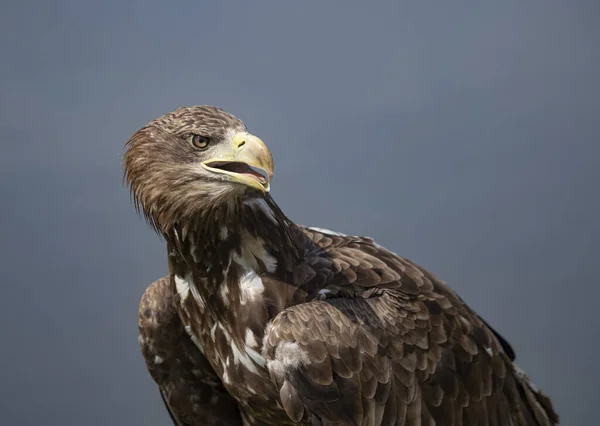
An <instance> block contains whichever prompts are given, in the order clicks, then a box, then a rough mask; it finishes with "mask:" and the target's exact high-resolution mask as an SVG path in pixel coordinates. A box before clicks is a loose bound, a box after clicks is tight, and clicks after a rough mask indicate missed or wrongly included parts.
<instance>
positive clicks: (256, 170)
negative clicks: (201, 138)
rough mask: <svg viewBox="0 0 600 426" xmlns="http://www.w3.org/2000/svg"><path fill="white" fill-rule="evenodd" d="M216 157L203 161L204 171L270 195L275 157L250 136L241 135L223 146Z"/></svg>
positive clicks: (265, 146) (241, 133)
mask: <svg viewBox="0 0 600 426" xmlns="http://www.w3.org/2000/svg"><path fill="white" fill-rule="evenodd" d="M222 147H223V148H222V151H223V152H219V153H218V155H217V157H215V158H211V159H210V160H207V161H203V162H202V167H204V168H205V169H206V170H208V171H210V172H213V173H221V174H225V175H227V176H229V177H230V178H231V179H232V180H233V181H235V182H239V183H243V184H244V185H248V186H250V187H252V188H256V189H258V190H260V191H263V192H269V190H270V189H271V181H272V180H273V171H274V165H273V157H272V156H271V152H270V151H269V148H267V145H265V143H264V142H263V141H261V140H260V139H259V138H257V137H256V136H254V135H251V134H250V133H246V132H239V133H236V134H235V135H234V137H233V138H232V139H231V144H223V145H222Z"/></svg>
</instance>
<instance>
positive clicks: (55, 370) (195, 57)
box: [0, 0, 600, 426]
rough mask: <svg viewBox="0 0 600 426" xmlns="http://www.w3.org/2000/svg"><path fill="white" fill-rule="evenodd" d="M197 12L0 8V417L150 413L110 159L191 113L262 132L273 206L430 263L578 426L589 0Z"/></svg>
mask: <svg viewBox="0 0 600 426" xmlns="http://www.w3.org/2000/svg"><path fill="white" fill-rule="evenodd" d="M210 3H211V4H204V3H203V2H199V1H195V2H184V1H181V2H174V3H167V2H164V1H130V2H127V3H123V4H119V3H118V2H115V1H110V2H78V1H67V0H58V1H53V2H42V1H21V2H17V1H9V2H6V1H5V2H3V3H2V13H1V14H0V15H1V16H0V94H1V95H0V143H1V156H0V176H1V179H0V204H1V208H0V262H1V266H2V269H1V270H2V276H3V283H2V287H1V291H2V294H1V296H0V324H1V327H0V375H1V377H0V424H2V425H19V426H26V425H41V424H45V425H141V424H144V425H165V424H167V423H168V419H167V415H166V412H165V410H164V409H163V408H162V405H161V403H160V400H159V396H158V393H157V390H156V388H155V386H154V384H153V382H152V381H151V379H150V377H149V375H148V373H147V372H146V370H145V367H144V363H143V360H142V357H141V355H140V353H139V349H138V343H137V340H136V337H137V328H136V327H137V325H136V315H137V305H138V302H139V299H140V297H141V295H142V292H143V291H144V289H145V287H146V286H147V285H148V284H149V283H150V282H151V281H153V280H154V279H156V278H158V277H159V276H161V275H163V274H165V272H166V261H165V259H166V256H165V250H164V247H163V245H162V243H161V242H160V241H159V239H158V238H157V237H156V236H155V235H154V234H153V233H152V231H151V230H150V229H149V228H147V227H146V225H145V224H144V222H143V221H142V220H140V219H138V218H137V217H136V215H135V213H134V210H133V207H132V206H131V204H130V201H129V196H128V193H127V191H126V190H125V189H123V188H122V187H121V169H120V167H121V166H120V161H121V155H122V150H121V149H122V145H123V143H124V142H125V141H126V140H127V138H128V137H129V136H130V135H131V134H132V133H133V132H134V131H136V130H137V129H139V128H140V127H141V126H143V125H144V124H145V123H147V122H148V121H150V120H152V119H154V118H156V117H157V116H159V115H161V114H163V113H165V112H167V111H170V110H173V109H175V108H176V107H179V106H181V105H190V104H205V103H208V104H216V105H220V106H222V107H224V108H225V109H227V110H229V111H231V112H233V113H234V114H236V115H237V116H239V117H240V118H241V119H243V120H244V121H246V122H247V124H248V126H249V128H250V129H251V130H252V131H253V132H254V133H256V134H257V135H259V136H260V137H261V138H262V139H263V140H265V141H266V142H267V143H268V144H269V145H270V147H271V149H272V152H273V154H274V157H275V161H276V165H277V171H276V175H275V181H274V191H273V194H274V197H275V199H276V200H277V201H278V202H279V204H280V205H281V207H282V208H283V209H284V211H285V212H287V214H288V215H289V216H290V217H291V218H292V219H294V220H296V221H297V222H299V223H303V224H307V225H317V226H322V227H328V228H332V229H336V230H339V231H341V232H345V233H350V234H361V235H369V236H373V237H375V238H376V239H377V240H378V242H380V243H381V244H383V245H385V246H387V247H388V248H390V249H392V250H394V251H397V252H399V253H401V254H403V255H404V256H406V257H408V258H411V259H413V260H415V261H416V262H418V263H420V264H422V265H423V266H425V267H427V268H429V269H430V270H432V271H433V272H434V273H436V274H437V275H439V276H440V277H442V278H443V279H445V280H446V281H448V282H449V283H450V284H451V285H453V287H454V288H455V289H456V290H457V291H458V292H459V293H460V294H461V295H462V296H463V298H464V299H466V300H467V301H468V302H469V303H470V304H471V305H472V306H473V307H474V309H476V310H477V311H478V312H479V313H480V314H482V315H483V316H484V317H485V318H486V319H487V320H488V321H489V322H491V323H492V324H493V325H494V326H495V327H496V328H497V329H498V330H499V331H500V332H501V333H502V334H503V335H504V336H505V337H506V338H507V339H508V340H509V341H510V342H511V343H512V344H513V345H514V347H515V348H516V350H517V357H518V361H519V364H520V366H522V367H523V368H524V369H525V370H526V371H527V372H528V373H529V374H530V375H531V376H532V377H533V378H534V381H535V383H536V384H537V385H539V386H540V387H541V388H543V389H544V390H545V391H546V392H547V393H548V394H549V395H551V396H552V397H553V399H554V403H555V405H556V408H557V410H558V411H559V413H560V414H561V416H562V419H563V422H562V423H563V424H565V425H588V424H594V423H596V422H597V415H596V414H595V412H596V409H597V406H598V404H599V403H600V398H598V393H599V391H598V387H597V383H598V381H599V380H600V372H599V368H598V363H597V358H598V352H599V346H598V325H599V324H598V319H597V318H598V307H597V303H598V300H599V298H600V291H599V285H598V284H599V283H598V274H597V273H596V270H597V268H598V254H599V253H600V251H599V249H600V242H599V239H600V227H599V221H598V217H599V216H600V202H599V197H598V189H597V185H598V182H599V181H600V167H599V164H600V160H599V158H598V156H599V155H600V146H599V144H600V141H599V128H598V127H599V124H598V122H599V120H598V118H599V111H600V108H599V106H600V105H599V101H598V99H599V96H600V90H599V81H598V80H599V76H600V53H599V52H600V50H599V49H598V40H600V19H599V18H600V7H599V5H598V3H597V2H594V1H587V2H584V1H569V2H567V1H558V0H557V1H548V0H546V1H527V2H525V1H520V0H514V1H506V0H505V1H502V2H495V4H494V5H491V2H490V4H487V5H484V4H483V2H466V1H465V2H459V1H454V2H436V4H435V5H433V4H431V5H427V4H425V2H409V1H404V2H400V1H394V2H382V1H379V2H373V3H370V4H369V3H368V2H365V1H361V2H358V1H355V2H349V1H344V2H333V1H303V2H292V1H268V2H266V1H256V2H253V3H252V5H250V2H210Z"/></svg>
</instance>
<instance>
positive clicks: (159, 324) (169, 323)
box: [138, 277, 242, 426]
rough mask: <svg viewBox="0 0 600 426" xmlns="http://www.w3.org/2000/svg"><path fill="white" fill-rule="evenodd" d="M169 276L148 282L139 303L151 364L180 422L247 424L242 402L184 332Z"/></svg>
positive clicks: (175, 420)
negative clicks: (228, 388) (150, 283)
mask: <svg viewBox="0 0 600 426" xmlns="http://www.w3.org/2000/svg"><path fill="white" fill-rule="evenodd" d="M178 298H179V296H178V295H177V294H176V293H175V292H174V291H173V286H172V285H171V282H170V279H169V278H168V277H163V278H161V279H159V280H157V281H155V282H154V283H152V285H150V287H148V289H147V290H146V291H145V293H144V295H143V297H142V300H141V303H140V308H139V315H138V326H139V331H140V346H141V349H142V354H143V355H144V358H145V360H146V366H147V368H148V371H149V372H150V375H151V376H152V378H153V379H154V381H155V382H156V383H157V384H158V387H159V390H160V393H161V397H162V399H163V401H164V403H165V406H166V407H167V410H168V411H169V415H170V416H171V419H172V420H173V423H174V424H175V425H177V426H196V425H198V426H200V425H215V426H226V425H227V426H229V425H232V426H235V425H242V421H241V417H240V414H239V410H238V407H237V404H236V403H235V401H234V400H233V398H232V397H231V396H230V395H229V394H228V393H227V391H226V390H225V388H224V387H223V385H222V383H221V381H220V379H219V378H218V376H217V374H216V373H215V372H214V370H213V369H212V367H211V366H210V364H209V363H208V360H207V359H206V358H205V357H204V355H202V353H201V352H200V351H199V350H198V348H197V347H196V346H195V345H194V344H193V342H192V341H191V339H190V338H189V336H188V335H187V334H186V332H185V328H184V326H183V324H182V323H181V320H180V318H179V315H178V314H177V309H176V306H177V303H179V300H178Z"/></svg>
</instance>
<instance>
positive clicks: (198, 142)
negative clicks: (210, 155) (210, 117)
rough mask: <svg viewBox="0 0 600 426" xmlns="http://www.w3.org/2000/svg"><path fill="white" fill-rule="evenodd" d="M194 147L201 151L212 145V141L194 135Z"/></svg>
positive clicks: (192, 137)
mask: <svg viewBox="0 0 600 426" xmlns="http://www.w3.org/2000/svg"><path fill="white" fill-rule="evenodd" d="M191 139H192V145H194V146H195V147H196V148H199V149H206V147H208V144H209V143H210V139H209V138H207V137H206V136H202V135H192V136H191Z"/></svg>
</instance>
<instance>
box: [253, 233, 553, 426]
mask: <svg viewBox="0 0 600 426" xmlns="http://www.w3.org/2000/svg"><path fill="white" fill-rule="evenodd" d="M305 233H306V234H307V235H308V236H309V237H311V239H312V241H313V242H314V243H316V245H317V247H318V249H317V250H315V251H314V256H315V257H319V258H320V259H321V261H316V260H310V258H309V260H308V262H307V264H319V265H321V269H318V268H315V270H314V271H313V273H312V274H309V275H311V276H313V279H316V280H317V281H319V280H318V276H317V275H318V274H320V273H328V274H331V270H329V271H327V272H323V271H324V270H323V268H322V265H323V261H322V259H326V261H327V262H329V265H330V269H332V270H333V275H334V278H333V280H329V279H328V280H326V281H328V282H329V283H328V284H327V285H326V286H325V287H324V288H322V289H321V290H320V292H319V296H318V298H319V299H321V300H313V301H310V302H307V303H302V304H298V305H295V306H292V307H290V308H288V309H285V310H284V311H282V312H280V313H279V314H278V315H277V316H276V317H275V319H274V320H273V323H272V326H271V327H270V329H269V330H268V331H267V335H266V337H265V341H264V347H263V352H264V354H265V357H266V359H267V367H268V370H269V373H270V376H271V379H272V380H273V381H274V382H275V383H276V385H277V386H278V388H279V390H280V398H281V402H282V405H283V407H284V409H285V411H286V412H287V414H288V416H289V417H290V418H291V419H292V420H294V421H305V422H309V423H312V424H323V425H334V424H335V425H407V426H409V425H445V426H453V425H474V424H477V425H489V426H510V425H552V424H556V423H557V422H558V418H557V415H556V414H555V413H554V411H553V409H552V406H551V403H550V400H549V399H548V398H547V397H546V396H544V395H543V394H542V393H541V392H539V391H538V390H537V389H536V388H535V387H534V386H533V384H531V383H530V381H529V379H528V378H527V377H526V376H525V375H524V374H523V373H522V372H521V371H520V370H519V369H518V368H517V367H516V366H514V365H513V363H512V361H511V355H514V354H512V349H510V346H508V344H507V343H506V342H505V341H504V339H501V338H499V336H497V335H496V334H495V332H493V331H492V330H491V329H490V328H489V327H488V326H487V325H486V324H485V322H484V321H483V320H482V319H481V318H479V317H478V316H477V314H475V313H474V312H473V311H472V310H471V309H470V308H469V307H468V306H467V305H466V304H465V303H464V302H463V301H462V300H461V299H460V298H459V297H458V296H457V295H456V294H455V293H454V292H453V291H452V290H451V289H450V287H449V286H447V285H446V284H445V283H444V282H442V281H441V280H439V279H437V278H436V277H435V276H433V275H432V274H431V273H429V272H428V271H427V270H425V269H423V268H421V267H419V266H417V265H416V264H414V263H412V262H410V261H409V260H407V259H404V258H402V257H400V256H397V255H396V254H394V253H392V252H390V251H388V250H386V249H384V248H383V247H381V246H379V245H377V244H376V243H375V242H374V241H373V240H371V239H368V238H359V237H345V236H338V235H328V234H324V233H320V232H316V231H310V230H308V229H306V230H305ZM305 267H306V266H305ZM322 281H323V280H321V282H322ZM503 346H505V347H503ZM506 348H508V350H507V349H506Z"/></svg>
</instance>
